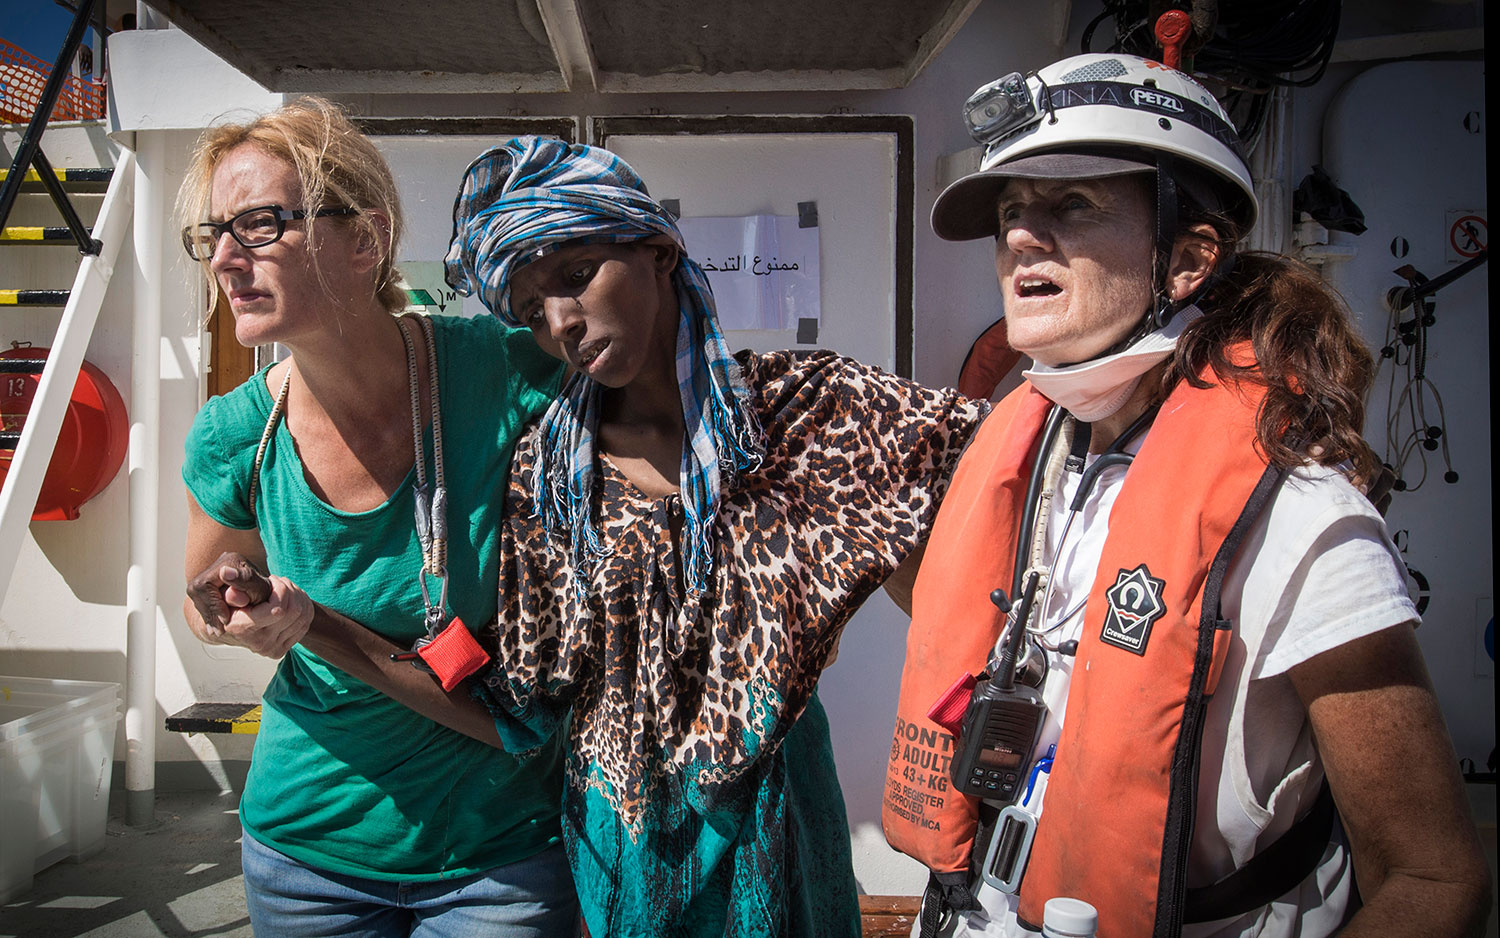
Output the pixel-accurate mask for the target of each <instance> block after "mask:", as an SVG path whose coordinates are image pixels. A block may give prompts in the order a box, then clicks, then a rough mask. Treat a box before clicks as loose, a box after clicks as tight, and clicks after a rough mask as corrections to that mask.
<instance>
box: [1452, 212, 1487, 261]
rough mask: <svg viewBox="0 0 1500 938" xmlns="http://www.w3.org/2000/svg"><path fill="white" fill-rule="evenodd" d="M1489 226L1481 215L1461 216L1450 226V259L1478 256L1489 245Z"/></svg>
mask: <svg viewBox="0 0 1500 938" xmlns="http://www.w3.org/2000/svg"><path fill="white" fill-rule="evenodd" d="M1489 240H1490V235H1489V226H1488V225H1486V224H1485V221H1484V218H1483V217H1482V216H1480V215H1474V214H1467V213H1466V214H1461V215H1459V216H1458V217H1457V218H1454V219H1453V220H1452V222H1451V224H1449V226H1448V250H1449V251H1450V252H1452V253H1450V254H1449V258H1450V259H1455V258H1454V255H1457V257H1458V258H1470V257H1476V256H1478V254H1479V252H1480V251H1483V250H1484V249H1485V247H1486V246H1487V245H1488V244H1489Z"/></svg>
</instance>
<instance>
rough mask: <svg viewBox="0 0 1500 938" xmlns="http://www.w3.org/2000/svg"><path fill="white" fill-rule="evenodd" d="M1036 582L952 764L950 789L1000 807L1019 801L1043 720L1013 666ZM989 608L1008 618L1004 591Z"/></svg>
mask: <svg viewBox="0 0 1500 938" xmlns="http://www.w3.org/2000/svg"><path fill="white" fill-rule="evenodd" d="M1037 578H1038V577H1037V574H1036V573H1035V572H1033V573H1032V574H1031V576H1030V577H1029V578H1028V579H1027V581H1026V587H1025V589H1024V590H1022V593H1021V602H1020V605H1019V606H1018V607H1017V608H1016V610H1015V614H1014V615H1013V616H1012V618H1011V620H1010V633H1009V634H1008V635H1007V636H1006V642H1005V645H1004V648H1003V649H1002V650H1001V652H1000V656H999V659H998V660H992V661H991V662H990V667H989V668H988V671H989V677H988V678H987V679H984V680H981V681H980V682H979V683H978V684H977V685H976V686H975V688H974V696H973V697H971V698H970V699H969V706H968V708H967V709H966V710H965V711H964V719H963V725H962V728H961V729H960V730H959V734H958V744H957V747H956V748H957V752H956V753H955V755H954V759H953V762H952V763H951V765H952V769H951V774H952V779H953V784H954V786H955V787H957V789H958V790H959V791H961V792H963V793H964V794H966V795H973V796H974V797H976V798H982V799H984V800H985V801H988V802H991V803H994V804H999V805H1007V804H1011V803H1012V802H1014V801H1015V800H1016V798H1017V796H1019V795H1020V793H1021V789H1022V787H1023V786H1024V785H1025V781H1026V771H1027V769H1028V768H1029V767H1030V765H1031V756H1032V753H1033V752H1034V751H1035V749H1036V744H1037V737H1038V736H1040V735H1041V731H1042V720H1043V719H1044V718H1045V717H1046V715H1047V705H1046V704H1045V703H1044V702H1043V701H1042V694H1041V691H1040V690H1036V689H1033V688H1030V687H1027V686H1025V685H1024V684H1023V685H1017V684H1016V662H1017V660H1018V659H1019V658H1020V654H1021V643H1022V642H1023V641H1024V640H1025V636H1026V621H1027V619H1028V617H1029V616H1030V614H1031V604H1032V602H1033V600H1034V599H1035V598H1036V587H1037ZM990 602H993V603H994V604H995V606H996V607H997V608H998V609H999V610H1000V611H1001V612H1003V613H1009V612H1011V602H1010V600H1009V599H1008V598H1007V597H1006V595H1005V591H1004V590H999V589H997V590H995V591H994V592H992V593H990Z"/></svg>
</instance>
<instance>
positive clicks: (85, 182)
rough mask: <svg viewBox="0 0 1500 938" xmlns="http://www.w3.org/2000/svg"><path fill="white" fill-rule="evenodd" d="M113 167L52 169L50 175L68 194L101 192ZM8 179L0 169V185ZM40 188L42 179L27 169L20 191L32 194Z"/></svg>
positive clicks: (111, 173) (32, 170) (112, 173)
mask: <svg viewBox="0 0 1500 938" xmlns="http://www.w3.org/2000/svg"><path fill="white" fill-rule="evenodd" d="M114 172H115V171H114V168H113V167H109V166H106V167H103V168H102V169H94V168H87V169H54V170H52V175H54V176H56V177H57V181H58V182H60V183H62V184H63V188H65V189H67V190H68V191H69V192H103V191H104V190H105V189H106V188H107V187H108V186H109V179H110V177H111V176H113V175H114ZM9 177H10V170H8V169H0V185H3V184H4V183H5V180H6V179H7V178H9ZM41 188H42V177H41V176H40V175H38V173H37V171H36V170H35V169H28V170H27V171H26V176H25V177H24V178H23V179H22V180H21V189H22V191H24V192H32V191H36V190H38V189H41Z"/></svg>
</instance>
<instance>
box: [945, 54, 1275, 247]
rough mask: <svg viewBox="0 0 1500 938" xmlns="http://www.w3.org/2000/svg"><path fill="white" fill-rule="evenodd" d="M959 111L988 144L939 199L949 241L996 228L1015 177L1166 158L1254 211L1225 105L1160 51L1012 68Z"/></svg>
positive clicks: (1222, 197) (1178, 174) (1125, 166)
mask: <svg viewBox="0 0 1500 938" xmlns="http://www.w3.org/2000/svg"><path fill="white" fill-rule="evenodd" d="M964 121H965V123H966V124H968V127H969V133H970V134H971V135H972V136H973V137H974V139H975V140H978V141H979V142H980V143H982V144H984V145H985V152H984V157H983V159H982V160H981V161H980V164H979V167H980V168H979V171H978V172H977V173H971V174H969V175H968V176H965V177H964V178H962V179H960V180H958V181H957V182H955V183H953V184H952V185H950V186H948V188H946V189H944V190H943V193H942V194H941V195H939V196H938V199H937V202H936V203H934V204H933V206H932V228H933V230H934V231H935V232H937V234H938V236H939V237H941V238H944V239H947V240H949V241H967V240H970V239H973V238H983V237H990V236H993V235H995V234H996V231H997V219H996V216H995V197H996V195H997V194H998V192H999V189H1000V187H1001V185H1003V184H1004V182H1005V180H1006V179H1010V178H1042V179H1055V178H1079V179H1092V178H1100V177H1106V176H1121V175H1127V174H1131V173H1142V172H1154V171H1157V170H1158V169H1160V170H1161V171H1162V173H1163V174H1165V175H1168V176H1170V177H1171V178H1172V179H1173V181H1175V182H1176V183H1177V184H1178V185H1179V186H1180V187H1181V188H1182V189H1183V190H1184V191H1186V192H1187V193H1188V194H1189V195H1190V196H1192V197H1193V198H1194V199H1195V200H1196V201H1198V202H1199V203H1200V204H1201V205H1203V206H1204V207H1206V208H1210V209H1217V210H1220V211H1223V212H1224V213H1226V214H1227V215H1229V216H1230V217H1231V218H1233V219H1234V220H1235V221H1236V222H1237V223H1239V224H1241V225H1243V228H1244V230H1246V231H1248V230H1249V228H1250V226H1251V225H1252V224H1254V222H1255V216H1256V211H1257V205H1256V200H1255V189H1254V187H1253V185H1252V183H1251V181H1250V170H1249V167H1247V166H1246V165H1245V158H1244V156H1243V155H1242V154H1241V151H1240V142H1239V136H1238V134H1237V133H1236V132H1235V129H1234V125H1233V124H1232V123H1230V120H1229V116H1228V115H1227V114H1225V113H1224V109H1223V108H1222V107H1221V106H1220V105H1219V102H1218V101H1217V100H1215V99H1214V96H1213V95H1212V94H1210V93H1209V91H1208V89H1207V88H1204V87H1203V86H1202V85H1200V84H1199V83H1198V82H1196V81H1194V80H1193V79H1192V78H1190V77H1188V76H1187V75H1185V74H1183V73H1182V72H1179V71H1177V70H1176V69H1174V68H1168V67H1167V66H1165V65H1162V64H1161V63H1159V62H1153V61H1150V60H1149V59H1143V58H1141V57H1139V56H1134V55H1122V54H1115V53H1095V54H1089V55H1075V56H1073V57H1071V58H1066V59H1063V60H1062V61H1060V62H1054V63H1053V64H1051V65H1048V66H1047V67H1046V68H1043V69H1041V70H1039V71H1037V72H1035V73H1034V74H1032V75H1030V76H1027V77H1022V75H1021V74H1020V73H1019V72H1012V73H1011V74H1009V75H1007V76H1005V77H1004V78H1001V79H998V80H996V81H992V82H990V83H989V84H987V85H985V86H983V87H982V88H980V89H979V90H977V91H975V92H974V94H972V95H971V96H970V97H969V100H968V101H966V102H965V103H964Z"/></svg>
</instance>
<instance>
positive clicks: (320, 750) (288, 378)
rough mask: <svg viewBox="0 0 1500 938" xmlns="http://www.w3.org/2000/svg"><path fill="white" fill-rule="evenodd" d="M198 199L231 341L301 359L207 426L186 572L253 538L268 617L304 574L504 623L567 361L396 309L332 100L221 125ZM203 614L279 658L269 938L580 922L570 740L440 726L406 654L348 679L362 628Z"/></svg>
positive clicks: (268, 852)
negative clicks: (519, 742) (508, 540)
mask: <svg viewBox="0 0 1500 938" xmlns="http://www.w3.org/2000/svg"><path fill="white" fill-rule="evenodd" d="M180 211H181V215H182V220H183V222H184V223H185V227H184V229H183V242H184V246H185V248H186V249H187V251H188V253H189V254H190V255H191V256H192V257H193V258H194V259H196V260H198V261H199V262H200V263H201V265H202V266H203V268H204V270H205V273H206V275H207V276H208V279H209V282H210V287H211V289H210V291H209V292H210V296H213V297H215V298H216V299H217V298H219V297H222V298H223V299H224V300H225V301H226V302H227V303H228V304H229V307H230V310H231V312H232V313H233V315H234V323H235V336H236V338H237V339H238V340H239V341H240V342H241V343H242V344H244V345H257V346H258V345H266V344H270V343H277V344H280V345H282V346H284V347H285V348H287V349H289V350H290V351H291V356H290V357H289V358H287V359H286V360H284V361H281V362H278V363H276V364H274V365H271V366H269V367H268V368H266V369H263V370H262V371H261V372H259V373H258V374H256V375H254V376H253V377H252V378H251V379H250V380H249V381H247V382H246V383H245V384H244V385H242V386H241V387H239V388H237V389H236V390H234V391H232V392H230V393H229V394H226V395H224V396H222V397H218V398H214V399H212V400H210V401H209V402H208V404H207V405H205V407H204V408H203V410H202V411H201V412H200V413H199V415H198V417H197V419H196V420H195V421H194V425H193V428H192V431H191V433H190V435H189V437H188V441H187V452H186V458H185V461H184V466H183V480H184V482H185V484H186V486H187V492H188V512H189V522H188V535H187V543H186V550H185V554H186V556H185V568H186V571H187V575H188V577H189V578H192V577H193V576H194V575H196V574H198V572H199V571H201V570H203V569H205V567H208V566H209V565H210V564H211V563H212V562H213V561H214V559H215V558H217V557H219V556H220V555H221V554H223V553H225V552H234V553H238V554H242V555H244V556H245V557H247V558H250V559H251V560H252V561H253V562H255V563H256V564H257V565H259V566H260V568H261V569H265V570H268V571H270V572H271V573H272V574H273V575H274V576H275V579H274V580H273V582H275V583H276V584H277V595H276V596H274V597H273V600H272V605H273V606H276V604H277V603H279V602H281V601H283V600H284V599H285V598H286V595H287V594H286V592H285V585H286V583H287V582H288V581H295V582H296V583H297V585H298V586H299V587H301V589H303V590H305V591H306V593H307V595H308V596H310V597H311V598H312V599H314V600H316V601H318V602H320V603H322V604H323V605H325V606H326V607H328V608H330V609H332V610H335V611H337V612H340V613H342V614H344V615H346V616H348V617H350V618H352V619H354V620H357V621H359V622H361V623H364V624H366V625H367V626H368V627H369V628H370V629H372V630H373V631H374V632H375V633H377V634H378V636H382V637H383V638H384V639H388V640H390V641H392V642H395V643H396V644H398V645H401V646H403V647H404V646H409V645H411V644H412V642H413V641H414V640H416V639H418V638H420V637H421V636H423V635H424V634H426V632H427V618H428V614H429V613H430V612H432V611H433V610H434V609H435V610H436V615H438V616H441V619H442V621H443V622H444V623H446V622H447V621H449V620H450V619H451V618H452V617H454V616H456V617H457V618H459V619H460V620H461V621H462V622H464V623H468V624H470V625H471V626H473V627H475V628H478V627H480V626H483V625H484V624H486V623H487V622H489V621H490V620H491V619H493V618H494V616H495V608H496V592H495V587H494V584H495V582H496V580H497V571H496V564H497V559H496V543H497V540H498V530H499V522H500V500H499V499H498V498H495V497H493V493H495V492H496V491H499V490H502V489H503V486H504V480H505V473H506V469H507V467H508V465H509V463H510V458H511V450H512V446H513V444H514V441H515V438H516V436H517V434H518V432H519V430H520V429H521V428H522V427H523V426H524V425H525V424H526V423H527V422H528V421H529V420H530V419H531V418H532V417H533V416H534V415H535V414H537V413H538V412H539V411H540V410H541V409H542V408H544V407H545V406H546V404H547V403H548V402H550V401H551V399H552V397H553V395H554V392H555V390H556V386H557V375H558V370H557V367H556V365H555V363H554V362H552V360H551V359H548V358H546V357H545V356H544V355H542V353H541V352H540V351H539V350H538V349H537V348H536V345H535V343H534V342H533V341H532V339H531V338H530V336H529V335H527V334H524V333H513V332H511V331H509V330H506V329H505V328H503V327H501V326H500V325H499V324H498V323H496V322H494V321H493V320H492V319H490V318H489V317H483V318H482V319H476V320H465V319H459V318H453V317H435V318H434V319H432V320H430V321H428V322H426V323H423V322H422V321H421V320H420V318H419V317H405V318H402V317H399V316H397V315H395V314H397V313H399V311H400V310H401V309H402V308H403V307H404V306H405V295H404V291H402V290H401V289H400V288H399V286H398V275H397V273H396V271H395V268H394V265H393V262H392V258H393V256H394V250H395V245H396V243H397V242H398V240H399V238H400V235H401V226H402V221H401V210H400V206H399V204H398V200H397V196H396V187H395V183H394V181H393V180H392V178H391V175H390V171H389V169H388V168H387V166H386V164H385V162H384V160H383V159H382V158H381V157H380V155H379V153H378V151H377V150H376V149H375V148H374V146H373V145H372V144H371V143H370V141H369V140H367V139H366V138H364V137H363V136H362V135H360V134H359V133H358V131H357V130H355V129H354V127H353V126H352V125H351V124H350V123H349V121H348V120H347V118H345V117H344V115H343V114H342V113H340V112H339V111H338V110H337V109H336V108H334V107H332V106H331V105H329V104H327V103H326V102H322V101H319V100H316V99H303V100H301V101H299V102H295V103H293V104H289V105H287V106H285V107H283V108H281V109H278V110H277V111H274V112H272V113H270V114H267V115H265V116H263V117H261V118H259V119H257V120H255V121H254V122H251V123H249V124H244V125H226V126H220V127H217V128H214V129H212V130H210V131H209V132H207V133H206V134H205V135H204V137H203V139H202V140H201V141H200V143H199V146H198V148H197V151H196V153H195V155H194V161H193V164H192V167H191V169H190V171H189V177H188V182H187V183H186V184H185V186H184V190H183V194H182V198H181V209H180ZM434 417H437V419H436V420H434ZM417 428H420V429H417ZM434 484H436V485H439V486H442V487H443V488H444V489H445V490H446V493H447V499H446V501H447V507H446V521H447V530H448V535H449V536H448V540H447V544H446V558H443V557H435V556H434V554H433V551H434V547H433V542H432V541H431V540H428V541H427V542H426V544H425V545H424V543H423V541H422V539H421V538H419V536H418V531H417V515H418V509H417V505H418V504H419V500H418V499H417V497H416V495H415V494H414V492H415V491H416V490H418V489H424V488H426V489H430V488H431V487H432V486H433V485H434ZM421 503H422V504H423V506H424V508H426V507H427V505H426V502H425V500H423V501H422V502H421ZM426 517H428V519H429V520H430V518H431V511H430V510H428V511H427V512H426ZM424 547H425V550H424ZM424 562H425V563H427V569H428V570H429V571H435V570H437V569H439V568H445V569H446V572H447V577H446V581H443V580H442V579H441V578H439V577H436V576H433V575H431V573H426V574H424V573H421V572H420V571H422V570H423V569H424ZM282 578H285V579H282ZM424 594H425V595H424ZM278 608H279V607H278ZM184 615H185V616H186V618H187V621H188V624H189V625H190V627H191V628H192V629H193V631H194V632H195V634H197V635H198V637H199V638H200V639H202V640H203V641H205V642H208V643H212V644H236V645H242V646H244V647H248V648H250V649H251V650H253V651H256V652H258V653H261V654H265V655H268V656H271V657H275V658H279V659H280V663H279V665H278V667H277V670H276V674H275V676H274V677H273V678H272V680H271V682H270V684H269V685H268V686H267V688H266V691H265V696H264V709H263V717H262V723H261V730H260V734H259V737H258V738H257V740H256V748H255V753H254V757H253V759H252V762H251V768H250V774H249V778H248V779H247V782H246V788H245V792H244V794H243V796H242V799H241V807H240V812H241V818H242V820H243V823H244V827H245V837H244V841H243V843H244V848H243V849H244V854H243V860H244V872H245V888H246V897H247V903H248V906H249V911H250V918H251V923H252V925H253V927H254V928H255V930H256V932H257V933H258V934H263V935H270V934H274V935H278V936H281V935H354V934H357V935H370V936H382V938H383V936H408V935H410V936H433V938H446V936H453V938H458V936H466V935H473V934H482V933H490V934H504V935H518V936H543V935H549V936H550V935H558V934H571V933H572V932H573V931H574V930H575V928H576V922H577V901H576V898H575V897H574V892H573V887H572V882H571V879H570V877H569V874H568V867H567V861H566V858H565V857H564V855H563V850H562V847H561V846H560V844H559V838H560V829H559V819H558V813H559V804H560V790H561V776H560V771H561V763H560V753H559V749H558V746H557V745H556V744H555V743H554V744H553V745H550V746H548V747H546V748H545V749H544V750H543V751H542V752H541V753H540V754H537V755H535V756H532V757H531V758H529V759H526V760H524V761H522V760H519V759H517V758H515V757H513V756H511V755H509V754H507V753H505V752H503V751H501V750H500V749H497V748H495V747H494V746H492V745H487V744H486V743H485V742H484V741H483V740H484V739H486V738H489V739H493V737H494V727H493V725H492V724H491V723H490V722H489V721H488V720H485V719H480V720H476V721H474V725H473V726H472V727H463V728H461V729H460V730H458V731H455V730H454V729H450V728H448V727H445V726H442V725H439V724H438V723H436V722H433V721H432V720H430V719H428V718H427V717H425V716H422V715H420V714H419V713H418V712H416V711H414V710H412V709H409V708H408V707H407V706H406V705H405V704H403V703H401V702H399V698H400V697H401V696H402V695H401V693H400V691H401V688H402V687H411V686H420V685H424V684H425V685H426V687H427V689H428V690H429V691H430V687H431V678H430V677H429V676H428V675H426V674H423V673H420V672H418V671H417V670H415V669H413V668H412V667H411V665H409V664H406V663H402V662H389V663H387V662H388V657H389V656H388V655H386V656H377V657H376V658H375V659H373V660H374V661H375V662H376V663H373V664H368V665H367V667H366V668H365V669H364V671H363V673H361V671H360V669H359V668H354V669H352V670H353V673H351V672H350V671H345V670H341V669H340V668H339V667H337V666H335V665H334V664H333V663H332V662H331V661H330V659H339V658H340V656H341V655H343V654H344V653H345V652H346V651H347V649H346V648H343V647H340V645H341V643H342V642H343V641H344V640H343V639H329V638H328V637H326V636H321V635H318V634H312V633H309V632H308V630H307V626H306V617H305V616H296V615H285V616H281V615H273V616H267V617H264V618H263V619H262V620H260V621H257V622H252V621H251V620H250V619H249V618H248V617H247V616H245V615H244V614H243V613H241V614H239V615H237V616H231V615H226V616H225V617H224V619H223V621H217V620H218V618H219V617H217V616H215V617H211V618H212V619H213V620H215V621H213V624H208V623H207V622H205V619H204V617H203V616H202V615H201V614H200V613H199V611H198V610H197V609H196V608H195V607H194V606H193V605H192V603H191V602H189V603H187V604H185V607H184ZM382 658H383V659H385V660H381V659H382ZM358 660H360V661H364V662H370V661H371V660H372V659H371V657H370V656H368V655H364V656H358ZM345 663H346V665H347V664H348V662H347V661H346V662H345ZM375 671H381V672H383V673H380V674H376V673H374V672H375ZM372 680H374V681H377V682H379V683H380V684H382V685H383V686H385V687H386V688H387V690H391V691H392V693H393V694H394V697H393V696H388V695H387V694H386V693H382V692H381V691H379V690H376V689H375V688H374V687H373V686H371V684H370V683H369V682H370V681H372ZM450 722H451V721H450ZM466 734H467V735H466ZM470 737H478V738H470Z"/></svg>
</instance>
